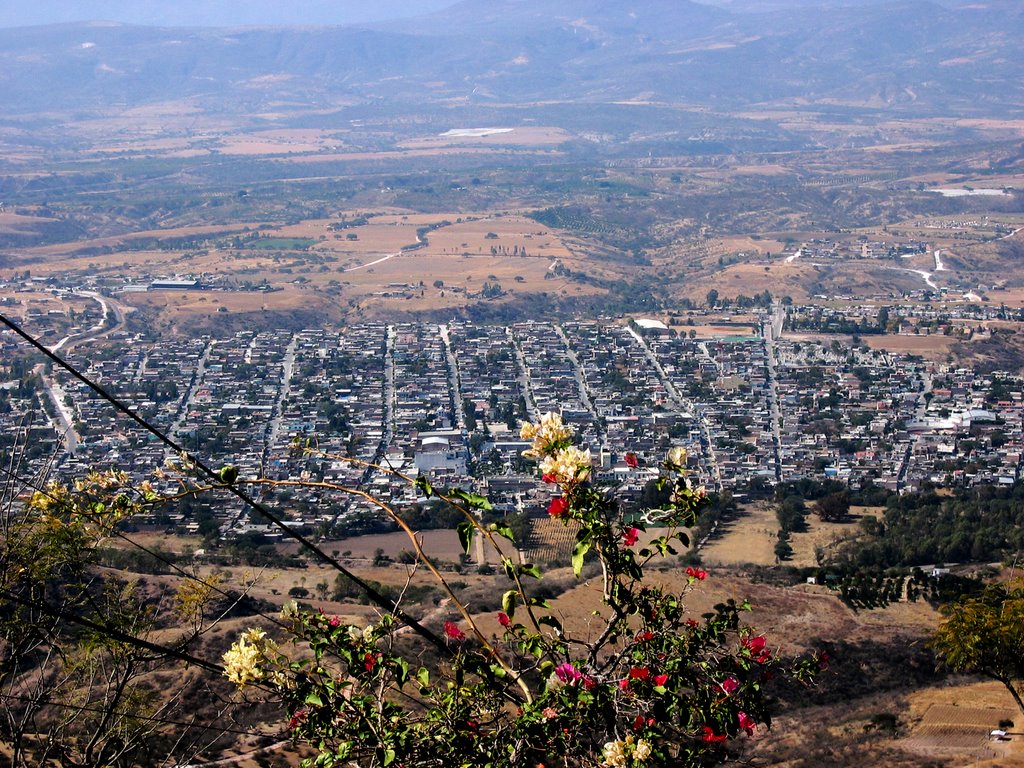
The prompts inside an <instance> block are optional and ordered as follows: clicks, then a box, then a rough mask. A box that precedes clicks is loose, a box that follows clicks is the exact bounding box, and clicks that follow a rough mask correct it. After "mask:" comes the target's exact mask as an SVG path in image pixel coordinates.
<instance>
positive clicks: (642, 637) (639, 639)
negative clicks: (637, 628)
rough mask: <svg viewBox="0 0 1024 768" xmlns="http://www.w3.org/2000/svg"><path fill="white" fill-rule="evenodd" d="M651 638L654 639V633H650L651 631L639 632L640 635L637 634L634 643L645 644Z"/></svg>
mask: <svg viewBox="0 0 1024 768" xmlns="http://www.w3.org/2000/svg"><path fill="white" fill-rule="evenodd" d="M653 638H654V633H653V632H651V631H650V630H649V629H648V630H647V631H645V632H640V633H639V634H638V635H637V636H636V641H637V642H638V643H643V642H646V641H648V640H651V639H653Z"/></svg>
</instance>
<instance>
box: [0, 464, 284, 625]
mask: <svg viewBox="0 0 1024 768" xmlns="http://www.w3.org/2000/svg"><path fill="white" fill-rule="evenodd" d="M0 471H3V472H4V473H6V475H7V479H6V480H7V481H13V482H16V483H20V484H21V485H22V486H24V487H26V488H30V489H32V490H33V491H35V492H36V493H41V494H43V495H44V496H46V498H48V499H50V500H52V501H57V499H56V498H55V497H54V496H52V495H50V494H49V493H48V492H47V490H46V489H45V488H40V487H39V485H37V484H36V483H34V482H33V481H32V480H28V479H25V478H23V477H17V476H14V475H13V474H12V473H11V470H9V469H6V468H0ZM110 533H111V534H112V535H114V536H116V537H118V538H119V539H122V540H123V541H126V542H128V543H129V544H131V545H132V546H133V547H136V548H137V549H141V550H142V551H143V552H145V553H146V554H147V555H149V556H150V557H152V558H153V559H154V560H157V561H159V562H161V563H163V564H164V565H166V566H167V567H169V568H171V569H173V570H174V571H176V572H177V573H178V574H179V575H180V576H181V577H182V578H185V579H190V580H192V581H194V582H196V583H198V584H202V585H203V586H205V587H208V588H209V589H211V590H212V591H214V592H216V593H217V594H218V595H220V596H221V597H226V598H228V599H229V600H234V599H235V596H234V595H232V594H231V593H230V592H228V591H226V590H223V589H221V588H220V587H218V586H217V585H216V584H215V583H211V582H208V581H204V580H203V579H201V578H199V577H198V576H196V575H195V574H194V573H189V572H188V571H186V570H185V569H184V568H182V567H181V566H180V565H178V564H177V563H175V562H174V561H173V560H169V559H168V558H166V557H164V556H163V555H161V554H160V553H159V552H157V551H156V550H155V549H150V548H149V547H147V546H146V545H144V544H141V543H139V542H137V541H135V540H134V539H132V538H131V537H130V536H128V535H127V534H125V533H123V532H121V531H119V530H117V529H116V528H114V529H112V530H111V531H110ZM254 612H255V614H256V615H257V616H259V617H261V618H263V619H266V620H267V621H269V622H270V623H271V624H274V625H276V626H278V627H280V628H281V629H289V627H288V625H287V624H285V623H284V622H282V621H281V620H280V619H278V618H277V617H276V616H270V615H269V614H266V613H264V612H263V611H260V610H256V611H254Z"/></svg>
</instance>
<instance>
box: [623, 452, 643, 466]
mask: <svg viewBox="0 0 1024 768" xmlns="http://www.w3.org/2000/svg"><path fill="white" fill-rule="evenodd" d="M625 459H626V466H627V467H629V468H630V469H636V468H637V467H639V466H640V461H639V460H638V459H637V457H636V454H635V453H627V454H626V456H625Z"/></svg>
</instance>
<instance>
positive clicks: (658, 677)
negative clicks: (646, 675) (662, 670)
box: [654, 675, 668, 685]
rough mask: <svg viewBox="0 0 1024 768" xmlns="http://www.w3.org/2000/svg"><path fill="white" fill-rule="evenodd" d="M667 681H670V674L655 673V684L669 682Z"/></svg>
mask: <svg viewBox="0 0 1024 768" xmlns="http://www.w3.org/2000/svg"><path fill="white" fill-rule="evenodd" d="M667 682H668V675H655V676H654V684H655V685H665V683H667Z"/></svg>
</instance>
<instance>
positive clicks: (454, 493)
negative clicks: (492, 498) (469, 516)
mask: <svg viewBox="0 0 1024 768" xmlns="http://www.w3.org/2000/svg"><path fill="white" fill-rule="evenodd" d="M447 495H448V496H451V497H452V498H455V499H462V500H463V501H464V502H466V503H467V504H469V506H471V507H475V508H476V509H484V510H488V511H490V510H492V509H494V506H493V505H492V504H491V502H489V501H488V500H487V499H486V498H484V497H483V496H478V495H477V494H475V493H470V492H469V491H464V490H462V489H461V488H451V489H449V490H448V493H447Z"/></svg>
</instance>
